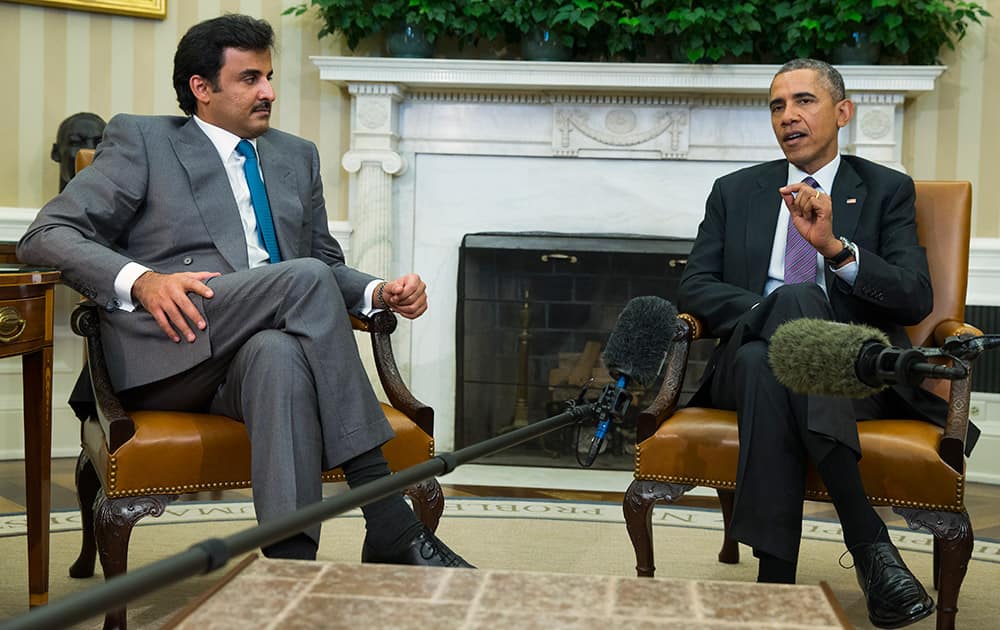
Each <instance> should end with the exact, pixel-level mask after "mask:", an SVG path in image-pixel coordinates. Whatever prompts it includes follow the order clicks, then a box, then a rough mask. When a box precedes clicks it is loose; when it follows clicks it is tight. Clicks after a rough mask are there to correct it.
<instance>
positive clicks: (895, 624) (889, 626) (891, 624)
mask: <svg viewBox="0 0 1000 630" xmlns="http://www.w3.org/2000/svg"><path fill="white" fill-rule="evenodd" d="M933 612H934V602H933V601H931V603H930V605H929V606H927V608H926V609H925V610H923V611H921V612H920V613H918V614H916V615H914V616H912V617H909V618H907V619H904V620H902V621H887V622H883V621H879V620H877V619H875V618H874V617H872V616H871V615H869V616H868V621H870V622H872V625H873V626H875V627H876V628H885V629H886V630H893V629H894V628H904V627H906V626H908V625H910V624H913V623H917V622H918V621H920V620H921V619H926V618H927V617H930V615H931V613H933Z"/></svg>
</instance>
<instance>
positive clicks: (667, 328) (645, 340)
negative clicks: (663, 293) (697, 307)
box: [602, 295, 677, 387]
mask: <svg viewBox="0 0 1000 630" xmlns="http://www.w3.org/2000/svg"><path fill="white" fill-rule="evenodd" d="M676 328H677V309H676V308H675V307H674V305H673V304H671V303H670V302H669V301H667V300H665V299H663V298H661V297H657V296H655V295H644V296H641V297H636V298H632V299H631V300H629V302H628V304H626V305H625V308H624V309H623V310H622V312H621V313H620V314H619V315H618V323H616V324H615V328H614V330H612V331H611V335H610V336H609V337H608V343H607V345H605V346H604V354H603V355H602V358H603V359H604V365H605V366H607V368H608V371H609V372H611V374H612V376H614V377H615V378H618V377H619V376H622V375H624V376H625V377H626V378H628V379H629V380H630V381H633V382H635V383H636V384H638V385H640V386H641V387H646V386H649V385H652V384H653V382H654V381H655V380H656V377H657V376H658V375H659V373H660V369H661V367H662V366H663V359H664V356H665V355H666V353H667V350H668V349H669V347H670V344H671V342H672V341H673V337H674V331H675V330H676Z"/></svg>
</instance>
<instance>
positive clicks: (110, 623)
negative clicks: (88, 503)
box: [94, 490, 178, 630]
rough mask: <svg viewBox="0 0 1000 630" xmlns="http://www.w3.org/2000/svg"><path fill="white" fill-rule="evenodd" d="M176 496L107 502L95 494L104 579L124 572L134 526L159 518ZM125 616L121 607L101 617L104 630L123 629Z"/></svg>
mask: <svg viewBox="0 0 1000 630" xmlns="http://www.w3.org/2000/svg"><path fill="white" fill-rule="evenodd" d="M177 496H178V495H176V494H168V495H150V496H144V497H122V498H119V499H108V498H107V497H105V496H104V491H103V490H102V491H100V492H99V493H98V495H97V504H96V506H95V508H94V511H95V518H94V533H95V534H96V537H97V550H98V552H100V556H101V567H102V568H103V569H104V579H105V580H107V579H109V578H112V577H114V576H116V575H121V574H122V573H125V572H126V571H127V570H128V542H129V539H130V538H131V537H132V528H133V527H135V524H136V523H137V522H139V520H140V519H142V518H144V517H146V516H160V515H161V514H163V510H164V509H166V507H167V505H169V504H170V503H171V502H173V501H174V500H175V499H176V498H177ZM125 614H126V612H125V608H124V607H122V608H119V609H117V610H112V611H109V612H108V613H107V614H106V615H105V617H104V630H119V629H120V630H124V629H125V628H126V621H125Z"/></svg>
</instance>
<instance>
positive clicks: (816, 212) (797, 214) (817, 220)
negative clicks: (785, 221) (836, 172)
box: [778, 182, 844, 258]
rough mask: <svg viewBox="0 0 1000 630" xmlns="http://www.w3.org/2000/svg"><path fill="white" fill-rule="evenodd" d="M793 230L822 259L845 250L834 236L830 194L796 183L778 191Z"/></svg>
mask: <svg viewBox="0 0 1000 630" xmlns="http://www.w3.org/2000/svg"><path fill="white" fill-rule="evenodd" d="M778 192H779V193H781V198H782V199H784V201H785V206H786V207H787V208H788V211H789V212H790V213H791V217H790V218H791V221H792V223H794V224H795V227H796V229H798V231H799V233H800V234H801V235H802V236H803V238H805V239H806V240H807V241H809V243H810V244H811V245H812V246H813V247H815V248H816V251H818V252H819V253H820V254H822V255H823V257H824V258H830V257H832V256H835V255H836V254H838V253H839V252H840V250H842V249H843V248H844V246H843V244H841V242H840V240H839V239H837V237H836V236H834V235H833V200H832V199H830V195H827V194H825V193H823V192H820V191H818V190H816V189H815V188H813V187H811V186H809V185H808V184H805V183H802V182H799V183H795V184H789V185H788V186H783V187H782V188H779V189H778Z"/></svg>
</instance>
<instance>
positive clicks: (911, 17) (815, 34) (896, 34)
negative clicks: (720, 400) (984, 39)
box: [764, 0, 990, 65]
mask: <svg viewBox="0 0 1000 630" xmlns="http://www.w3.org/2000/svg"><path fill="white" fill-rule="evenodd" d="M764 14H766V15H767V16H768V18H765V21H768V22H769V23H768V28H766V29H765V30H764V33H765V34H766V33H767V32H780V33H782V35H783V38H782V39H780V40H779V41H778V42H776V44H777V48H779V49H780V50H781V51H782V53H783V56H784V57H785V58H792V57H820V58H822V59H826V60H829V61H831V62H833V63H837V64H844V63H847V64H850V63H867V64H875V63H878V62H879V61H880V60H882V61H883V62H887V63H896V64H907V63H910V64H918V65H919V64H932V63H939V61H940V53H941V50H942V49H943V48H944V47H948V48H951V49H954V47H955V43H956V42H958V41H960V40H961V39H962V38H963V37H964V36H965V33H966V31H967V29H968V27H969V25H970V24H971V23H976V24H980V23H981V21H980V19H981V18H983V17H987V16H989V15H990V13H989V12H988V11H986V9H985V8H983V7H982V6H981V5H979V4H977V3H975V2H966V1H964V0H784V1H782V2H778V3H776V4H775V5H773V10H772V11H767V10H766V9H765V10H764ZM772 19H773V22H771V21H770V20H772Z"/></svg>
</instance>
